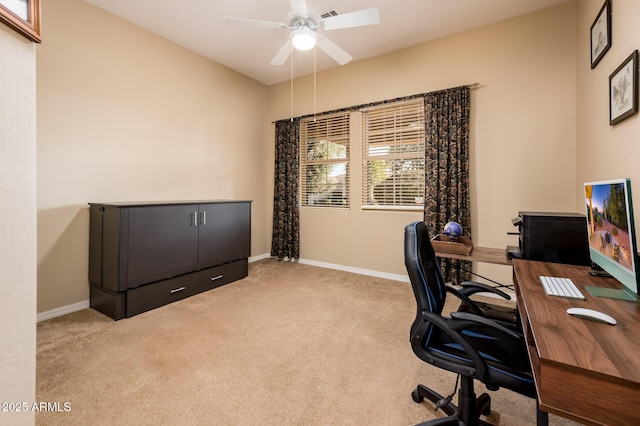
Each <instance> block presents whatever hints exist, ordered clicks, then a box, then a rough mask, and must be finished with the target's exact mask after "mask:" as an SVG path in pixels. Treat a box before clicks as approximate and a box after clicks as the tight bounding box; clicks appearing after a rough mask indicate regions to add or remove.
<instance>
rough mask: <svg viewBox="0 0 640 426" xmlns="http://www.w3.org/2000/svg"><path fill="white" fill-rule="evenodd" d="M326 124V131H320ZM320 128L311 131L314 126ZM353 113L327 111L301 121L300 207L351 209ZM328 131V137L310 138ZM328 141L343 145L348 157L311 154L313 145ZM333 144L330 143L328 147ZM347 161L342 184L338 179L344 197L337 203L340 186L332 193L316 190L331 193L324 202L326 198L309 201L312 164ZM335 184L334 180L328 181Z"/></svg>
mask: <svg viewBox="0 0 640 426" xmlns="http://www.w3.org/2000/svg"><path fill="white" fill-rule="evenodd" d="M322 123H324V124H326V127H325V129H326V132H323V131H322V130H320V126H321V125H322ZM312 127H316V129H313V130H312V131H311V132H310V128H312ZM350 127H351V112H350V111H345V112H340V113H333V114H326V115H322V116H315V117H308V118H303V119H301V120H300V207H305V208H306V207H310V208H338V209H350V208H351V201H350V197H351V188H350V185H351V179H350V178H351V170H350V169H351V158H350V157H351V155H350V151H351V146H350V145H351V129H350ZM323 133H324V136H325V137H326V139H316V140H315V142H314V141H313V140H311V141H310V140H309V137H310V136H311V137H320V136H321V135H322V134H323ZM323 141H327V142H330V143H334V144H339V145H343V146H344V148H345V153H344V157H337V158H313V159H310V158H308V157H309V151H308V149H309V144H310V143H318V142H323ZM329 148H330V147H329V146H327V149H329ZM338 164H344V180H343V182H342V183H340V180H338V181H337V182H336V183H335V185H337V186H340V185H341V186H342V191H341V192H342V196H341V197H339V198H338V199H337V200H338V202H334V200H335V198H334V196H335V193H336V191H338V190H336V189H333V190H332V191H331V192H330V194H329V193H326V192H325V193H316V194H318V195H322V194H328V196H327V197H325V198H324V202H322V198H318V199H316V200H315V201H317V203H316V202H315V201H314V202H313V203H309V199H310V197H309V195H310V194H314V193H313V192H312V193H310V192H309V182H308V181H307V169H308V168H309V167H310V166H311V167H313V166H331V167H333V166H335V165H338ZM325 184H326V185H331V184H330V183H328V182H327V183H325Z"/></svg>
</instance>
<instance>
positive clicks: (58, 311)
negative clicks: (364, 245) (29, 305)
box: [37, 253, 409, 322]
mask: <svg viewBox="0 0 640 426" xmlns="http://www.w3.org/2000/svg"><path fill="white" fill-rule="evenodd" d="M270 257H271V255H270V254H269V253H263V254H259V255H257V256H252V257H250V258H249V263H251V262H256V261H258V260H262V259H268V258H270ZM299 263H302V264H304V265H311V266H318V267H320V268H327V269H336V270H338V271H345V272H353V273H354V274H360V275H368V276H370V277H378V278H385V279H388V280H394V281H402V282H406V283H408V282H409V278H408V277H407V276H404V275H397V274H389V273H386V272H379V271H372V270H370V269H361V268H354V267H352V266H344V265H336V264H334V263H326V262H318V261H315V260H308V259H300V260H299ZM89 307H90V306H89V301H88V300H85V301H84V302H78V303H74V304H73V305H67V306H62V307H60V308H55V309H52V310H50V311H46V312H40V313H39V314H38V316H37V322H40V321H45V320H48V319H51V318H56V317H61V316H62V315H66V314H70V313H72V312H76V311H81V310H83V309H87V308H89Z"/></svg>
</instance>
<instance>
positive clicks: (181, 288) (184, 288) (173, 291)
mask: <svg viewBox="0 0 640 426" xmlns="http://www.w3.org/2000/svg"><path fill="white" fill-rule="evenodd" d="M186 289H187V288H186V287H178V288H174V289H173V290H171V294H173V293H177V292H179V291H182V290H186Z"/></svg>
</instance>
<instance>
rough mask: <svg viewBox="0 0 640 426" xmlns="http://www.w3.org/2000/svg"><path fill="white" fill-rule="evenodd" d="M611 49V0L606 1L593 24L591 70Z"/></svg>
mask: <svg viewBox="0 0 640 426" xmlns="http://www.w3.org/2000/svg"><path fill="white" fill-rule="evenodd" d="M610 48H611V0H605V2H604V4H603V5H602V7H601V8H600V12H598V15H597V16H596V19H595V20H594V21H593V24H591V69H594V68H595V67H596V65H598V62H600V60H601V59H602V58H603V57H604V55H605V54H606V53H607V52H608V51H609V49H610Z"/></svg>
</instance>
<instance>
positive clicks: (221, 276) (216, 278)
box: [211, 275, 224, 281]
mask: <svg viewBox="0 0 640 426" xmlns="http://www.w3.org/2000/svg"><path fill="white" fill-rule="evenodd" d="M223 277H224V275H218V276H217V277H211V281H216V280H219V279H220V278H223Z"/></svg>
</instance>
